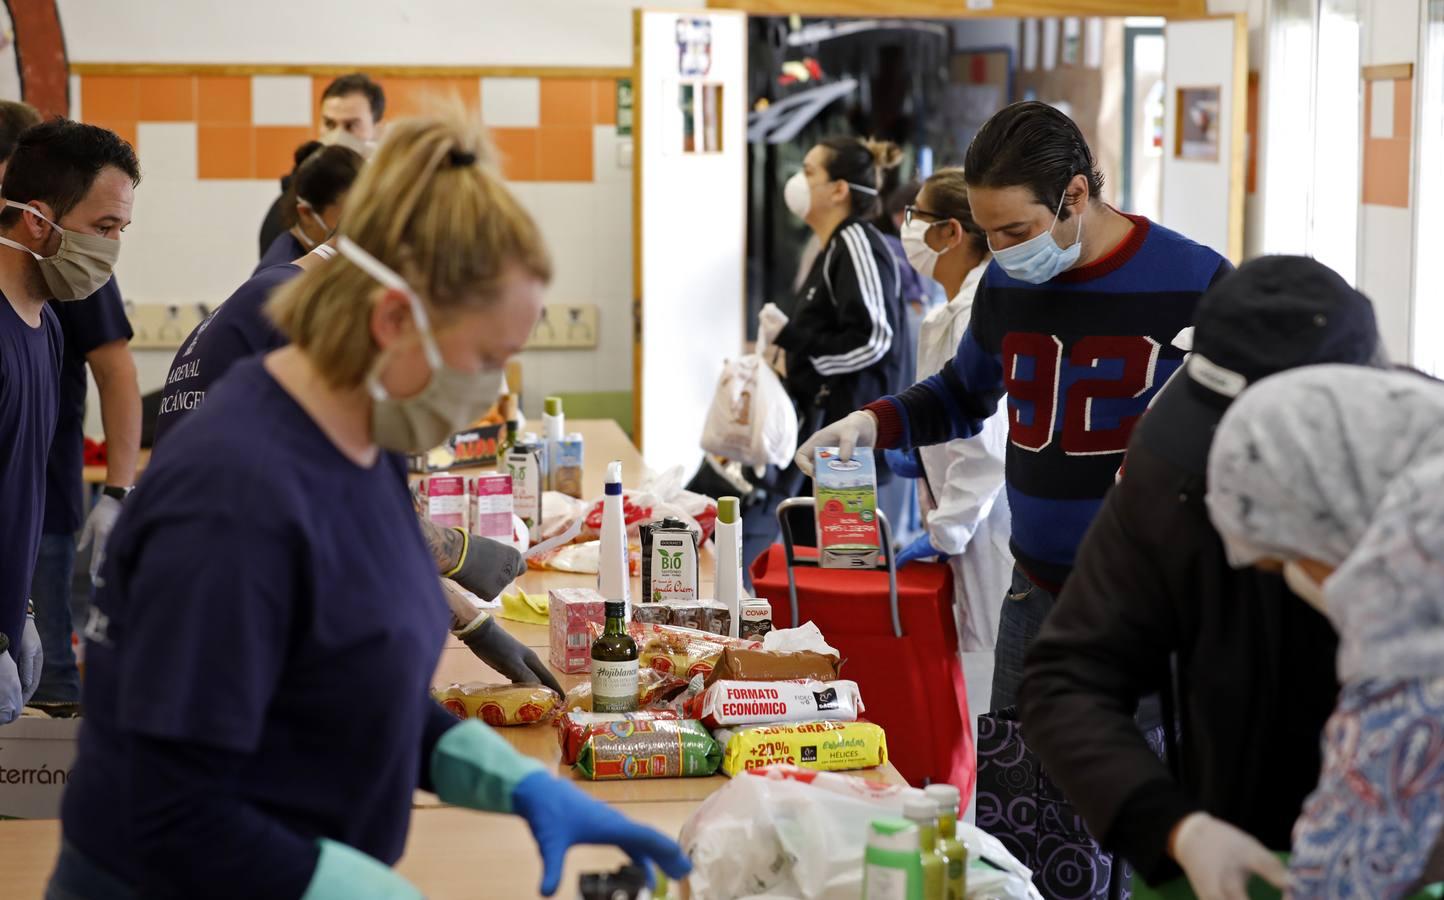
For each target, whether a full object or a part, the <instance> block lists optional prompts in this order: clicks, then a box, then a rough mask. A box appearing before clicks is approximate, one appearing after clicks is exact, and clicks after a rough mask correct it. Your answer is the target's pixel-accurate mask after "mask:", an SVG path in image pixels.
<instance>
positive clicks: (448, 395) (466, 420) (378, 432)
mask: <svg viewBox="0 0 1444 900" xmlns="http://www.w3.org/2000/svg"><path fill="white" fill-rule="evenodd" d="M337 249H338V250H339V251H340V252H341V255H342V256H345V257H346V258H347V259H349V260H350V261H351V262H353V263H355V264H356V265H357V266H358V267H359V268H360V269H361V270H362V271H364V272H365V273H366V274H367V275H370V276H371V277H372V278H374V279H376V280H377V281H379V282H381V284H383V285H385V286H386V287H388V288H391V289H392V290H397V291H401V292H402V293H404V294H405V295H406V299H407V300H408V301H409V302H410V304H411V315H412V318H413V319H415V321H416V331H417V333H418V335H419V336H420V338H421V347H422V349H423V350H424V351H425V353H426V364H427V365H428V366H430V367H431V378H430V379H429V380H428V381H427V382H426V387H424V388H422V389H421V393H419V394H417V395H415V396H414V397H403V398H401V399H397V398H394V397H392V396H391V395H390V394H388V393H387V391H386V388H385V386H384V385H382V384H381V377H380V376H381V369H382V365H383V363H384V362H385V359H386V355H385V353H383V354H382V355H381V356H378V357H377V358H376V362H375V363H374V364H373V365H372V367H371V372H370V373H369V374H368V375H367V376H366V389H367V391H368V392H370V394H371V400H372V408H371V438H372V440H374V441H375V442H376V443H377V444H378V445H380V446H382V447H385V448H386V449H387V450H393V451H395V452H397V453H425V452H426V451H428V450H430V449H432V448H433V447H439V446H440V445H441V444H442V443H444V442H445V441H446V439H447V438H449V437H451V435H452V434H454V433H455V432H457V431H460V430H461V429H463V428H465V427H467V426H468V425H470V424H472V423H473V422H475V421H476V420H477V419H478V418H480V417H481V415H482V413H484V412H486V411H487V410H488V409H490V408H491V405H492V404H493V403H495V402H496V398H497V397H498V396H499V395H500V394H501V385H502V381H503V380H504V379H505V377H506V373H505V372H504V371H503V370H502V369H482V370H481V371H479V372H463V371H461V370H460V369H455V368H452V367H451V366H448V365H447V364H446V362H445V361H444V360H443V359H442V358H441V350H440V349H439V348H438V347H437V346H436V337H435V335H433V334H432V332H431V320H430V318H429V317H428V316H427V315H426V307H425V305H424V304H422V302H421V298H420V297H418V296H417V295H416V292H415V291H413V290H412V289H411V286H410V285H408V284H407V283H406V281H405V280H404V279H403V278H402V277H401V276H400V275H397V274H396V273H395V272H393V271H392V270H391V269H389V268H387V266H386V265H385V264H384V263H382V262H381V261H380V260H378V259H377V258H376V257H374V256H372V255H371V254H370V253H367V252H366V251H365V250H363V249H361V247H359V246H358V245H357V244H356V243H354V242H353V241H352V240H351V239H350V238H348V237H342V238H341V239H340V241H339V242H338V245H337Z"/></svg>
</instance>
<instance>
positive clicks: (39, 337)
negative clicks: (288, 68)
mask: <svg viewBox="0 0 1444 900" xmlns="http://www.w3.org/2000/svg"><path fill="white" fill-rule="evenodd" d="M139 182H140V165H139V163H138V162H137V161H136V158H135V151H134V150H132V149H131V147H130V145H129V144H127V143H126V142H125V141H124V140H122V139H121V138H120V137H119V136H117V135H116V134H115V133H114V132H111V131H107V130H105V129H104V128H97V127H96V126H94V125H82V124H80V123H79V122H72V121H69V120H67V119H59V118H57V119H53V120H51V121H49V122H45V123H43V124H40V125H36V126H34V127H33V128H29V129H27V130H26V131H25V132H24V133H23V134H21V136H20V139H19V140H18V142H17V144H16V148H15V152H14V154H13V155H12V156H11V157H10V160H9V163H8V165H7V167H6V170H5V178H4V186H3V193H4V196H5V207H4V210H3V212H0V295H3V297H4V302H3V303H0V442H3V443H4V449H3V450H0V510H3V515H0V635H3V638H0V641H3V643H4V645H5V647H6V650H7V651H8V652H4V653H0V724H4V723H7V722H10V721H11V720H13V719H14V718H15V717H16V716H18V715H19V714H20V708H21V707H22V706H23V705H24V703H25V702H26V701H28V700H29V699H30V697H31V696H32V695H33V694H34V692H35V689H36V688H37V687H38V685H39V681H40V673H41V666H42V661H43V653H42V650H41V644H40V635H39V633H38V630H37V628H36V625H35V621H34V617H33V615H32V614H30V612H29V611H28V609H27V607H28V605H29V602H28V600H29V593H30V582H31V577H32V575H33V571H34V567H35V560H36V554H37V553H38V551H39V548H40V536H41V533H42V530H43V525H44V515H45V490H46V488H45V485H46V476H45V473H46V463H47V460H48V459H49V456H50V445H51V440H52V438H53V437H54V434H55V427H56V419H57V417H58V413H59V403H60V396H61V385H60V383H61V360H62V355H63V345H64V339H63V337H62V335H61V331H60V322H59V319H58V318H57V317H56V314H55V312H54V311H53V310H51V309H50V307H49V303H50V301H52V300H56V301H62V302H68V301H81V302H88V301H87V299H86V298H89V297H90V296H91V295H92V294H94V293H95V292H96V291H98V290H100V289H101V287H103V286H104V285H105V284H106V283H107V282H108V281H110V278H111V273H112V271H113V270H114V268H115V261H116V258H117V257H118V256H119V254H120V233H121V230H122V229H124V228H125V227H126V226H127V225H129V224H130V217H131V208H132V206H133V204H134V199H135V186H136V185H137V184H138V183H139Z"/></svg>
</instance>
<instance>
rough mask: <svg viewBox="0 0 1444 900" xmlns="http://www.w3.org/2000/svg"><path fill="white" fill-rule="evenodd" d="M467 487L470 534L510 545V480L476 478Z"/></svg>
mask: <svg viewBox="0 0 1444 900" xmlns="http://www.w3.org/2000/svg"><path fill="white" fill-rule="evenodd" d="M470 487H471V531H472V533H473V534H479V535H481V536H482V537H485V538H491V539H492V540H494V541H501V542H502V543H504V544H509V543H511V537H512V535H511V516H512V512H513V510H514V507H513V506H512V502H511V476H510V475H478V476H477V477H475V478H473V479H471V481H470Z"/></svg>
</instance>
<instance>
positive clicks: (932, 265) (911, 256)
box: [902, 219, 953, 278]
mask: <svg viewBox="0 0 1444 900" xmlns="http://www.w3.org/2000/svg"><path fill="white" fill-rule="evenodd" d="M941 224H942V223H941V222H923V221H921V220H919V219H913V220H912V221H911V222H904V223H903V227H902V245H903V252H904V253H906V254H907V257H908V262H909V263H911V264H912V267H913V268H914V269H917V270H918V274H919V275H921V276H923V277H924V278H932V277H933V270H934V269H936V268H937V265H938V257H940V256H942V255H943V254H944V253H947V252H948V251H949V250H951V249H953V248H952V247H945V248H944V249H942V250H934V249H933V248H932V247H929V246H928V242H927V233H928V229H929V228H931V227H933V226H934V225H941Z"/></svg>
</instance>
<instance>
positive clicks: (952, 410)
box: [797, 102, 1233, 710]
mask: <svg viewBox="0 0 1444 900" xmlns="http://www.w3.org/2000/svg"><path fill="white" fill-rule="evenodd" d="M964 168H965V170H966V173H967V176H966V177H967V183H968V201H969V204H970V206H971V207H972V213H973V219H974V221H975V222H977V224H978V225H979V226H980V227H981V228H982V229H983V231H984V232H985V233H986V235H987V239H988V244H989V247H990V248H991V250H992V252H993V261H992V263H991V264H990V265H989V266H988V269H987V270H986V272H985V273H984V274H983V278H982V283H981V284H980V285H979V287H978V291H977V296H976V299H975V301H974V304H973V314H972V321H971V323H970V325H969V327H968V331H967V333H966V334H965V335H964V337H963V341H962V343H961V344H960V345H959V346H958V352H957V354H956V355H955V356H954V357H953V359H952V361H951V362H949V363H948V365H946V366H945V367H944V368H943V370H942V371H941V372H939V373H938V374H936V375H933V376H932V377H930V378H927V379H925V380H923V381H920V382H918V383H917V384H915V385H913V386H912V387H910V388H908V389H907V390H905V391H903V392H902V393H901V394H898V395H896V396H892V397H884V398H881V399H879V400H877V401H875V402H873V403H870V404H868V405H867V406H866V407H865V408H864V409H862V410H859V411H857V412H854V413H852V414H850V415H848V416H847V417H845V418H843V419H841V420H840V421H838V422H835V423H833V424H832V425H829V426H827V427H826V428H824V429H822V430H821V431H819V432H818V433H817V434H816V435H815V436H814V437H813V438H812V439H811V440H809V441H808V442H807V443H806V444H805V445H804V446H803V447H802V449H801V450H799V451H798V455H797V459H798V463H799V465H803V466H804V467H805V468H807V469H808V470H810V467H811V459H812V448H813V447H814V446H838V447H840V448H842V449H843V453H844V455H848V454H850V452H851V449H852V448H853V447H856V446H869V445H871V446H876V447H899V448H902V449H910V448H912V447H920V446H929V445H932V444H938V443H942V442H944V441H948V440H952V439H954V438H959V437H971V436H972V435H975V434H977V433H978V431H979V430H980V429H981V428H982V423H983V422H984V421H985V420H986V419H987V418H988V416H990V415H991V414H992V413H993V411H994V410H996V409H997V407H998V402H999V400H1000V399H1001V398H1002V397H1003V395H1004V394H1006V395H1007V397H1008V451H1007V462H1006V483H1007V491H1008V503H1009V506H1010V507H1011V509H1012V514H1013V534H1012V540H1011V546H1012V550H1013V555H1014V557H1015V559H1016V563H1017V564H1016V568H1015V569H1014V572H1013V581H1012V585H1011V589H1010V590H1009V591H1008V593H1007V596H1006V599H1005V601H1004V603H1003V610H1002V615H1001V620H1000V623H999V629H998V643H997V648H996V657H995V668H994V670H993V697H992V704H991V706H992V709H994V710H997V709H1002V708H1004V707H1008V706H1012V705H1014V704H1015V703H1016V702H1017V691H1018V684H1019V682H1020V681H1021V679H1022V673H1023V656H1024V653H1025V652H1026V650H1027V648H1028V645H1029V643H1031V641H1032V639H1033V637H1034V635H1036V634H1037V633H1038V629H1039V627H1040V626H1041V625H1042V623H1043V618H1044V616H1045V615H1047V613H1048V610H1049V609H1051V608H1052V606H1053V598H1054V596H1056V594H1057V592H1058V591H1059V590H1060V589H1061V588H1062V586H1063V583H1064V581H1065V580H1066V579H1067V577H1068V574H1069V572H1070V571H1071V570H1072V567H1073V557H1074V554H1075V552H1076V551H1077V548H1078V544H1079V542H1080V541H1081V540H1082V539H1083V533H1084V532H1085V531H1086V530H1087V529H1088V525H1089V523H1091V522H1092V521H1093V517H1094V515H1095V514H1096V513H1097V512H1098V508H1099V507H1100V506H1101V505H1102V502H1103V496H1104V494H1106V493H1107V492H1108V489H1109V487H1111V486H1112V484H1113V481H1114V477H1115V475H1116V474H1117V472H1118V467H1119V465H1120V464H1121V463H1122V461H1123V451H1124V449H1125V448H1126V447H1127V446H1128V437H1129V435H1130V434H1131V432H1132V430H1133V425H1134V423H1135V422H1136V421H1137V420H1138V417H1139V416H1140V415H1141V414H1142V413H1143V411H1144V409H1146V408H1147V406H1148V402H1149V401H1150V400H1151V399H1152V397H1153V395H1154V394H1155V393H1156V392H1157V391H1158V389H1159V388H1160V387H1161V386H1162V385H1163V383H1164V382H1165V381H1167V380H1168V376H1169V375H1171V374H1172V373H1173V371H1174V370H1175V369H1177V368H1178V366H1179V364H1180V363H1181V361H1182V358H1183V351H1181V350H1179V349H1177V348H1175V347H1173V346H1172V345H1171V341H1172V339H1173V338H1174V336H1175V335H1177V334H1178V332H1179V331H1181V330H1182V329H1184V328H1185V327H1187V326H1188V325H1189V324H1190V323H1191V322H1192V321H1193V310H1194V307H1195V306H1196V305H1197V304H1198V299H1199V297H1200V296H1201V295H1202V294H1203V292H1204V291H1205V290H1207V289H1208V287H1209V286H1210V285H1211V284H1213V283H1214V282H1215V281H1217V280H1218V279H1219V278H1221V277H1223V276H1224V275H1226V274H1228V273H1229V272H1231V271H1232V270H1233V266H1231V265H1230V264H1229V262H1228V261H1227V260H1225V259H1224V258H1223V257H1221V256H1219V254H1217V253H1216V252H1214V251H1213V250H1210V249H1209V248H1207V247H1203V246H1200V245H1199V244H1196V243H1194V242H1193V241H1190V240H1188V239H1187V238H1185V237H1183V236H1182V235H1180V234H1177V233H1175V232H1172V231H1169V230H1168V229H1167V228H1164V227H1162V226H1160V225H1157V224H1155V223H1153V222H1150V221H1149V220H1148V219H1146V218H1144V217H1142V216H1132V215H1127V214H1124V213H1121V212H1118V211H1117V210H1115V209H1113V208H1112V207H1111V206H1109V205H1108V204H1106V203H1104V202H1103V199H1102V190H1103V177H1102V175H1100V174H1099V172H1098V169H1097V166H1096V164H1095V162H1094V159H1093V152H1092V150H1090V149H1089V147H1088V143H1087V141H1085V140H1084V138H1083V134H1082V132H1080V131H1079V130H1078V126H1077V125H1076V124H1074V122H1073V121H1072V120H1071V119H1069V118H1068V117H1067V116H1065V115H1064V114H1063V113H1061V112H1059V111H1058V110H1056V109H1054V108H1053V107H1051V106H1048V105H1047V104H1045V103H1037V102H1023V103H1014V104H1012V105H1011V106H1008V107H1006V108H1004V109H1003V110H1001V111H999V112H998V113H997V114H995V115H994V116H993V117H992V118H991V119H989V120H988V121H987V122H986V123H985V124H984V125H983V127H982V128H981V129H980V130H979V131H978V134H977V136H976V137H974V138H973V142H972V144H971V145H970V146H969V147H968V153H967V159H966V164H965V166H964Z"/></svg>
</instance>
